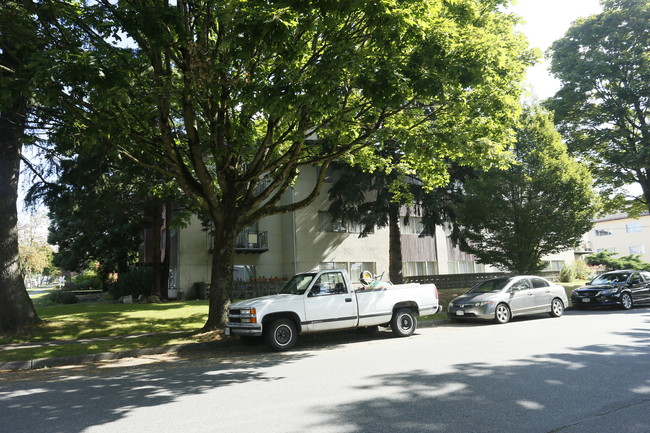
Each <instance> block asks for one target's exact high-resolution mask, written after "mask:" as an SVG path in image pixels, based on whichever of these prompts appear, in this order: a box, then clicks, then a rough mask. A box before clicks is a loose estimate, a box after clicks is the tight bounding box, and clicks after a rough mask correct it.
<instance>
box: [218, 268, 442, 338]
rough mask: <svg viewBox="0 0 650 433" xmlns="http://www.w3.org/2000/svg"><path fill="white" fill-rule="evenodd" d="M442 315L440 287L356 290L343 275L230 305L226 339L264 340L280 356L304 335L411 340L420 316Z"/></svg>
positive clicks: (315, 275) (314, 276)
mask: <svg viewBox="0 0 650 433" xmlns="http://www.w3.org/2000/svg"><path fill="white" fill-rule="evenodd" d="M439 310H440V307H439V304H438V290H437V288H436V286H435V284H399V285H391V284H377V283H376V282H374V284H373V283H370V282H368V281H366V284H365V285H364V286H362V287H361V288H359V289H357V290H354V288H353V286H352V283H351V281H350V277H349V276H348V273H347V272H346V271H343V270H325V271H313V272H305V273H301V274H297V275H296V276H294V277H293V278H292V279H291V280H290V281H289V282H288V283H287V284H286V285H285V286H284V288H283V289H282V291H281V292H280V293H278V294H277V295H270V296H263V297H260V298H254V299H249V300H246V301H241V302H237V303H234V304H232V305H230V307H229V311H228V324H227V325H226V335H240V336H242V337H244V338H245V337H260V336H263V337H264V339H265V341H266V343H267V344H268V345H269V347H270V348H271V349H273V350H275V351H283V350H289V349H291V348H292V347H293V346H294V345H295V344H296V339H297V338H298V334H301V333H302V334H307V333H312V332H322V331H333V330H339V329H349V328H370V329H373V328H376V327H377V326H389V325H390V327H391V329H392V331H393V333H395V334H396V335H397V336H400V337H406V336H409V335H411V334H413V332H414V331H415V327H416V326H417V320H416V317H417V316H419V315H427V314H434V313H437V312H438V311H439Z"/></svg>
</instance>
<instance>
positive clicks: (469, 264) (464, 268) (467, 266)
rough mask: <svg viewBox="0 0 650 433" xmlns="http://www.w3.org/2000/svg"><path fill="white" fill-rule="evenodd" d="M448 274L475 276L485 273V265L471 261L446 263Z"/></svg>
mask: <svg viewBox="0 0 650 433" xmlns="http://www.w3.org/2000/svg"><path fill="white" fill-rule="evenodd" d="M448 267H449V269H448V271H449V273H450V274H477V273H484V272H485V265H482V264H478V263H476V262H474V261H472V260H453V261H451V260H450V261H449V262H448Z"/></svg>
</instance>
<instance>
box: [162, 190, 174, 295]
mask: <svg viewBox="0 0 650 433" xmlns="http://www.w3.org/2000/svg"><path fill="white" fill-rule="evenodd" d="M163 207H164V210H165V223H164V224H165V252H164V254H165V255H164V257H163V261H162V269H161V270H160V281H161V285H160V290H161V299H167V293H168V290H169V256H170V254H171V244H172V235H171V227H170V221H171V219H172V206H171V204H170V203H165V204H164V205H163Z"/></svg>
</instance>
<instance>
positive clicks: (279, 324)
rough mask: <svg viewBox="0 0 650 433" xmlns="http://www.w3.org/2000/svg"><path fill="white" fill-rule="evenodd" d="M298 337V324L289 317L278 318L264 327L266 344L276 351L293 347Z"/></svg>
mask: <svg viewBox="0 0 650 433" xmlns="http://www.w3.org/2000/svg"><path fill="white" fill-rule="evenodd" d="M297 339H298V333H297V331H296V325H294V324H293V322H292V321H291V320H289V319H285V318H281V319H276V320H274V321H272V322H271V324H270V326H268V327H265V329H264V340H265V341H266V344H267V345H268V346H269V347H270V348H271V349H273V350H275V351H276V352H282V351H285V350H289V349H291V348H292V347H293V346H295V344H296V340H297Z"/></svg>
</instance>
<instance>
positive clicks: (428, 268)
mask: <svg viewBox="0 0 650 433" xmlns="http://www.w3.org/2000/svg"><path fill="white" fill-rule="evenodd" d="M402 273H403V274H404V276H405V277H417V276H421V275H437V274H438V263H437V262H431V261H429V262H404V263H402Z"/></svg>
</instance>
